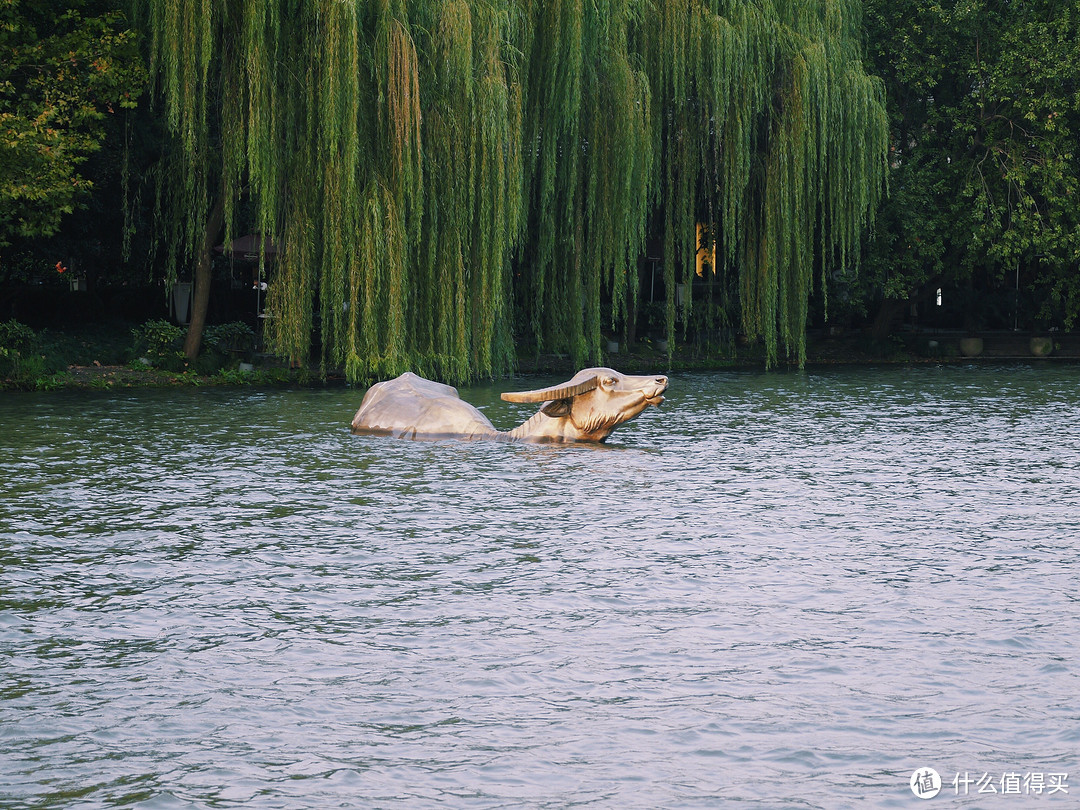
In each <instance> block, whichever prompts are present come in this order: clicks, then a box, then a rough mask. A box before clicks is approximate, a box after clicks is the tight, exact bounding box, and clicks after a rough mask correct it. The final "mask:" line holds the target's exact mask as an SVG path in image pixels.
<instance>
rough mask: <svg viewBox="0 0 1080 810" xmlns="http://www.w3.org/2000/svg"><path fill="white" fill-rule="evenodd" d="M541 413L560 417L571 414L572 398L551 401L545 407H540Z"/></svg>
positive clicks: (556, 417)
mask: <svg viewBox="0 0 1080 810" xmlns="http://www.w3.org/2000/svg"><path fill="white" fill-rule="evenodd" d="M540 413H542V414H544V415H545V416H551V417H553V418H555V419H558V418H559V417H560V416H569V415H570V400H569V399H556V400H552V401H551V402H549V403H548V404H547V405H545V406H544V407H543V408H541V409H540Z"/></svg>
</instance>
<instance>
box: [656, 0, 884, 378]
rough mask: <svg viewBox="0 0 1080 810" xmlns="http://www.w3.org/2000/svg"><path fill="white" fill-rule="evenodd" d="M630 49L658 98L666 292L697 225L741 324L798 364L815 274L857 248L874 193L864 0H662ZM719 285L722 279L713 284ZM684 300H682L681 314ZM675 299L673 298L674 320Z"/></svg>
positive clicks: (845, 262) (879, 144) (875, 108)
mask: <svg viewBox="0 0 1080 810" xmlns="http://www.w3.org/2000/svg"><path fill="white" fill-rule="evenodd" d="M650 11H651V14H650V15H648V17H647V18H644V19H642V20H641V21H640V25H639V28H638V39H637V42H638V43H639V45H638V48H639V52H640V53H641V54H642V55H643V57H644V59H645V62H646V64H647V66H648V68H647V69H648V71H649V75H650V78H651V83H652V86H653V88H654V97H655V98H656V99H657V113H656V114H655V115H654V120H655V122H656V124H655V126H654V128H653V138H654V141H653V143H654V148H655V150H656V153H657V155H658V164H659V166H658V171H657V177H656V182H657V191H658V195H659V201H658V202H659V206H660V212H661V216H660V219H661V221H662V223H663V224H662V229H663V244H664V274H665V281H666V286H667V289H668V290H669V291H670V290H673V289H674V288H675V285H676V283H677V282H681V283H683V284H686V285H689V284H690V283H691V281H692V278H693V272H694V255H695V253H696V251H697V249H698V247H699V245H698V243H697V238H696V229H695V223H696V222H704V223H705V225H706V229H705V230H706V232H707V233H709V234H711V235H712V236H713V238H714V239H715V241H716V251H717V256H716V273H717V274H718V275H720V276H721V277H722V278H723V279H725V280H730V281H732V282H733V283H732V284H730V285H727V288H734V289H735V290H736V291H737V296H736V297H737V305H738V310H739V312H740V321H741V329H742V331H743V332H744V333H745V334H746V335H747V336H748V337H749V338H750V339H756V338H763V339H764V342H765V347H766V358H767V362H768V363H771V362H774V361H775V360H776V359H777V357H778V354H779V348H780V345H781V344H782V345H783V347H784V349H785V352H786V354H787V356H788V358H789V359H790V360H793V361H796V362H798V363H799V364H800V365H801V364H802V363H803V362H804V360H805V327H806V319H807V302H808V298H809V295H810V293H811V288H812V285H813V279H814V273H815V269H817V270H818V271H819V278H820V290H821V294H822V295H823V296H824V295H825V293H826V279H827V274H828V273H829V272H830V271H831V270H833V269H841V270H846V269H848V268H850V267H851V266H852V265H853V264H854V263H855V262H856V261H857V257H858V251H857V247H858V237H859V234H860V233H861V231H862V230H863V229H864V227H865V226H866V224H867V220H868V217H869V216H871V215H872V213H873V211H874V210H875V207H876V205H877V202H878V199H879V197H880V195H881V193H882V191H883V184H884V180H885V168H886V164H885V156H886V154H887V147H888V143H887V139H888V122H887V118H886V114H885V107H884V91H883V88H882V84H881V82H880V81H879V80H877V79H874V78H871V77H870V76H868V75H867V74H866V72H865V70H864V66H863V62H862V55H861V47H860V42H861V37H862V34H861V31H862V19H861V4H860V3H859V2H857V0H762V2H750V3H748V2H743V1H742V0H711V2H658V3H657V4H656V5H655V6H650ZM721 286H722V288H724V287H725V285H721ZM690 306H691V298H690V296H686V297H685V299H684V302H683V307H684V312H683V315H684V316H685V315H688V314H689V307H690ZM675 317H676V297H675V296H673V295H670V294H669V295H668V297H667V330H668V333H669V335H670V333H671V332H673V330H674V322H675Z"/></svg>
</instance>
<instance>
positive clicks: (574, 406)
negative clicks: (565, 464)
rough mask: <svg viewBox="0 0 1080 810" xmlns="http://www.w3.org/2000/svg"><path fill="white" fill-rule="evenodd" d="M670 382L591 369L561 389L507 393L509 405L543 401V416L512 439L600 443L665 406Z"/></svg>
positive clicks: (519, 429) (520, 428) (536, 417)
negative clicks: (624, 425)
mask: <svg viewBox="0 0 1080 810" xmlns="http://www.w3.org/2000/svg"><path fill="white" fill-rule="evenodd" d="M667 385H668V380H667V377H664V376H662V375H660V376H644V377H633V376H629V375H626V374H620V373H619V372H618V371H615V370H614V369H610V368H587V369H585V370H584V371H579V372H578V373H577V374H575V375H574V377H573V378H572V379H570V380H568V381H567V382H565V383H562V384H560V385H553V386H550V387H548V388H540V389H537V390H535V391H517V392H511V393H505V394H503V395H502V398H503V399H504V400H506V401H507V402H542V403H544V405H543V407H542V408H541V409H540V412H539V413H538V414H537V415H536V416H534V417H533V418H532V419H530V420H529V421H528V422H526V423H525V424H523V425H521V427H519V428H517V429H516V430H514V431H511V434H512V435H513V436H514V438H519V439H526V440H533V441H537V440H539V441H543V440H545V439H547V440H555V441H594V442H602V441H604V439H606V438H607V437H608V434H610V433H611V431H613V430H614V429H615V428H617V427H618V426H619V425H621V424H622V423H623V422H628V421H629V420H631V419H633V418H634V417H635V416H637V415H638V414H639V413H641V412H642V411H643V410H645V409H646V408H647V407H648V406H649V405H659V404H660V403H661V402H663V401H664V397H663V393H664V391H666V390H667Z"/></svg>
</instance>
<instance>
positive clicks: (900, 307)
mask: <svg viewBox="0 0 1080 810" xmlns="http://www.w3.org/2000/svg"><path fill="white" fill-rule="evenodd" d="M907 305H908V299H906V298H886V299H885V300H883V301H882V302H881V306H880V307H879V308H878V311H877V315H876V316H875V317H874V322H873V324H871V326H870V337H871V338H873V339H874V340H884V339H885V338H887V337H888V336H889V335H890V334H891V333H892V330H893V324H894V323H896V321H897V319H899V318H900V316H901V313H903V311H904V307H906V306H907Z"/></svg>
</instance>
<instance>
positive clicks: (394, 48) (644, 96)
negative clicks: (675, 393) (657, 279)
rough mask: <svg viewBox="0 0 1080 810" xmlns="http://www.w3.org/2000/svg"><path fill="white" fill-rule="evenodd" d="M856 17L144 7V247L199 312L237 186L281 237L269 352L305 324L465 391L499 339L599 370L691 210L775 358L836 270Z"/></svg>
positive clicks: (862, 178) (601, 6)
mask: <svg viewBox="0 0 1080 810" xmlns="http://www.w3.org/2000/svg"><path fill="white" fill-rule="evenodd" d="M858 10H859V7H858V3H857V2H854V0H819V2H817V3H813V2H798V3H796V2H790V3H785V2H781V1H780V0H771V1H769V0H761V2H735V0H730V2H725V1H723V0H718V1H714V2H704V0H668V1H667V2H660V1H659V0H656V2H648V1H647V0H590V1H589V2H585V1H584V0H412V2H404V0H149V2H148V3H147V4H145V13H144V20H143V21H144V23H145V25H146V26H147V27H148V29H149V37H148V39H149V42H150V47H151V60H152V67H153V72H154V74H155V76H156V77H157V83H158V88H159V91H160V92H159V97H160V98H161V107H162V111H163V117H164V120H165V122H166V124H167V126H168V129H169V131H170V133H171V135H172V139H173V143H174V145H175V149H174V152H173V159H172V162H171V163H169V164H165V165H166V166H168V167H169V168H167V170H166V172H165V176H164V177H163V178H162V182H161V183H160V184H159V188H161V189H162V199H163V200H164V201H165V202H164V203H163V205H165V206H167V207H166V209H165V210H170V211H172V212H173V215H172V217H171V222H172V223H173V226H174V227H173V228H172V230H171V231H170V232H169V235H168V241H169V244H170V245H171V247H172V250H173V255H174V256H175V258H176V262H177V263H179V262H182V261H183V260H185V257H186V260H187V261H190V262H193V263H195V264H196V265H197V268H198V272H197V274H196V275H197V284H196V287H197V289H196V305H197V306H196V309H198V305H199V301H200V299H199V295H200V289H201V290H202V295H204V296H205V294H206V293H207V292H208V289H209V260H208V255H209V247H210V245H211V244H212V242H213V240H214V239H215V238H216V236H217V229H218V227H219V224H218V223H219V222H220V223H223V224H224V228H225V231H226V238H228V234H229V233H230V232H231V231H232V230H233V229H234V228H235V227H236V223H237V217H238V212H239V210H240V206H239V205H238V203H239V201H241V200H249V201H250V202H251V204H252V208H253V210H254V218H255V222H254V223H253V224H254V226H255V227H256V228H257V229H258V230H259V231H261V232H262V233H264V234H266V235H269V236H271V237H273V239H274V240H275V242H276V243H277V244H278V245H279V250H280V253H279V256H278V259H277V263H276V266H275V267H274V273H273V277H272V279H271V286H270V289H271V293H270V297H269V301H268V311H269V312H270V314H271V315H272V317H271V318H270V320H269V321H268V328H267V336H268V338H269V340H270V342H271V344H272V346H273V347H274V348H275V349H276V350H278V351H279V352H280V353H282V354H285V355H288V356H289V357H290V358H292V359H294V360H298V361H299V360H303V359H306V358H307V357H308V356H309V353H310V350H311V344H312V337H313V335H317V336H318V338H319V340H318V342H319V344H320V346H321V349H320V351H321V357H322V361H323V364H324V367H325V366H334V367H343V368H344V369H345V370H346V372H347V374H348V376H349V378H350V379H353V380H359V379H363V378H372V377H383V376H389V375H393V374H396V373H398V372H400V371H402V370H405V369H407V368H411V369H413V370H415V371H418V372H420V373H424V374H428V375H431V376H437V377H441V378H445V379H451V380H464V379H468V378H471V377H476V376H491V375H494V374H498V373H500V372H502V371H505V370H507V369H508V368H509V367H510V366H511V365H512V363H513V359H514V344H513V336H514V335H515V334H516V335H518V336H519V337H521V336H524V337H527V338H528V339H529V340H530V341H531V342H534V343H535V344H536V345H537V346H538V347H550V348H552V349H555V350H560V351H563V350H564V351H568V352H569V353H570V354H571V355H572V356H573V357H574V358H575V359H576V360H579V361H580V360H585V359H593V360H598V359H599V358H600V345H601V334H602V332H603V330H605V329H608V328H613V327H614V325H615V324H616V323H617V322H618V321H620V320H622V319H625V318H626V317H627V314H628V313H629V312H632V309H633V306H632V305H633V303H634V301H635V300H636V297H637V293H638V291H637V285H638V280H637V279H638V274H637V269H636V268H637V259H638V256H639V255H640V253H641V251H642V248H643V245H644V243H645V239H646V234H647V229H648V228H649V226H650V223H651V222H652V223H655V222H660V223H661V227H662V230H663V232H664V236H665V238H664V244H665V274H666V279H667V281H668V285H667V288H668V290H669V291H670V290H674V288H675V283H676V280H677V279H683V280H684V281H686V280H688V279H689V278H690V276H689V274H690V273H691V272H692V269H691V268H692V267H693V256H694V251H695V249H696V242H695V237H694V234H695V228H696V224H697V222H700V221H702V220H703V219H704V220H706V221H707V222H708V223H709V227H710V229H711V232H713V233H715V234H717V238H718V241H719V244H720V245H721V250H720V253H721V255H722V257H723V261H722V262H719V261H718V265H719V270H720V272H721V273H723V274H724V275H725V277H728V278H731V279H737V281H738V304H739V306H740V307H741V312H742V324H743V328H744V329H745V330H746V332H747V333H748V334H750V335H751V336H754V337H756V336H761V337H763V338H764V340H765V342H766V345H767V347H768V351H769V357H770V359H775V358H776V356H777V347H778V344H779V343H782V344H783V345H784V346H785V347H786V348H787V351H788V353H789V355H791V356H793V357H795V358H797V359H799V360H801V358H802V351H803V349H802V334H803V328H804V324H805V320H806V307H807V297H808V295H809V293H810V288H811V284H812V278H813V273H814V270H815V268H820V269H821V272H822V275H823V277H824V272H825V270H826V268H827V267H830V266H832V265H834V264H838V265H840V266H844V265H846V264H847V263H848V262H849V261H850V259H851V257H852V256H853V255H854V250H853V247H854V244H855V240H856V238H857V235H858V233H859V232H860V230H861V229H862V228H863V226H864V224H865V220H866V217H867V215H868V212H869V211H871V210H872V208H873V204H874V201H875V198H876V196H877V195H878V194H879V193H880V189H881V178H882V176H883V167H884V162H883V156H884V152H885V147H884V139H885V120H884V112H883V105H882V102H881V98H880V89H879V85H878V84H877V83H876V82H875V81H873V80H871V79H870V78H869V77H867V76H866V74H865V72H864V71H863V69H862V63H861V59H860V53H859V47H858V41H859V30H860V21H859V15H858ZM170 264H174V263H170ZM200 277H201V278H202V283H201V285H200V283H199V278H200ZM668 299H669V308H668V318H667V320H668V331H669V332H672V331H673V330H674V324H675V318H676V314H677V313H676V310H675V296H674V295H669V296H668ZM688 301H689V298H687V302H688ZM605 305H606V306H605ZM686 306H689V304H688V303H687V304H686ZM202 307H203V310H204V311H205V298H204V299H202ZM195 314H196V315H198V313H195ZM683 314H684V315H686V314H688V312H684V313H683ZM195 320H196V319H195V317H193V329H194V327H195ZM200 328H201V323H200Z"/></svg>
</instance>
